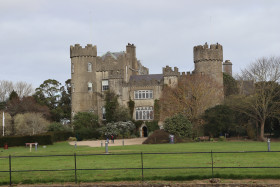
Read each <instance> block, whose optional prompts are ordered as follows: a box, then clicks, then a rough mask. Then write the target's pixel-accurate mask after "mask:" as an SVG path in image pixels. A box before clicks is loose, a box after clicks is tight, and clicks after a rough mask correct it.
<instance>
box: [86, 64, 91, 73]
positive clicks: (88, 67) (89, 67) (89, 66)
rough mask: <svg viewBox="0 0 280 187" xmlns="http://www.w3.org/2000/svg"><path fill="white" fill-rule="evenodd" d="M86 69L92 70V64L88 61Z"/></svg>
mask: <svg viewBox="0 0 280 187" xmlns="http://www.w3.org/2000/svg"><path fill="white" fill-rule="evenodd" d="M87 71H88V72H92V64H91V63H90V62H89V63H88V66H87Z"/></svg>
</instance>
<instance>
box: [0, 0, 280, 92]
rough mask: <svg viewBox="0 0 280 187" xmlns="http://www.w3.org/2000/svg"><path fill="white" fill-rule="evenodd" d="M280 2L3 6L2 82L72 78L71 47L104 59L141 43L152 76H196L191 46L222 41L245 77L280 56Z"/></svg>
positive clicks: (50, 1) (7, 1)
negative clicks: (173, 72) (174, 72)
mask: <svg viewBox="0 0 280 187" xmlns="http://www.w3.org/2000/svg"><path fill="white" fill-rule="evenodd" d="M279 8H280V1H279V0H226V1H225V0H193V1H191V0H0V80H9V81H13V82H18V81H24V82H27V83H30V84H32V85H33V87H34V88H37V87H39V85H40V84H42V83H43V82H44V80H47V79H55V80H58V81H59V82H61V83H62V84H64V82H65V81H66V80H67V79H69V78H71V72H70V62H71V59H70V45H74V44H80V45H82V46H85V45H87V44H93V45H96V46H97V54H98V56H102V55H103V54H104V53H106V52H107V51H111V52H119V51H125V47H126V45H127V43H133V44H134V45H136V55H137V58H138V59H139V60H140V61H141V62H142V64H143V65H144V66H146V67H148V68H149V70H150V73H151V74H158V73H162V67H165V66H166V65H169V66H171V67H175V66H176V67H178V68H179V71H180V72H186V71H192V70H193V69H194V63H193V47H194V46H196V45H203V44H204V43H205V42H207V43H208V44H214V43H217V42H218V43H220V44H221V45H223V51H224V61H225V60H230V61H231V62H232V63H233V73H239V72H240V71H241V70H242V69H244V68H246V67H247V66H248V65H249V64H250V63H252V62H254V61H255V60H256V59H258V58H261V57H265V56H280V54H279V53H280V11H279Z"/></svg>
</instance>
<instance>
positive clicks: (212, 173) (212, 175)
mask: <svg viewBox="0 0 280 187" xmlns="http://www.w3.org/2000/svg"><path fill="white" fill-rule="evenodd" d="M211 160H212V179H213V177H214V176H213V152H212V150H211Z"/></svg>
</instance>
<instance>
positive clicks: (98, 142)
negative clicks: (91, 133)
mask: <svg viewBox="0 0 280 187" xmlns="http://www.w3.org/2000/svg"><path fill="white" fill-rule="evenodd" d="M146 139H147V138H133V139H124V145H138V144H142V143H143V142H144V141H145V140H146ZM101 142H102V143H103V146H105V140H95V141H78V142H77V145H78V146H79V145H85V146H90V147H100V146H101ZM122 142H123V139H117V140H115V141H114V143H112V142H111V140H110V142H109V146H121V145H122ZM69 144H70V145H75V142H74V141H73V142H69Z"/></svg>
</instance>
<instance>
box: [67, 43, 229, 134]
mask: <svg viewBox="0 0 280 187" xmlns="http://www.w3.org/2000/svg"><path fill="white" fill-rule="evenodd" d="M193 54H194V64H195V69H194V71H193V72H192V73H191V72H186V73H185V72H182V73H180V72H179V70H178V68H176V67H174V69H172V68H171V67H169V66H166V67H164V68H163V70H162V74H149V69H148V68H146V67H144V66H143V65H142V64H141V63H140V61H139V60H137V58H136V47H135V46H134V45H133V44H129V43H128V45H127V46H126V51H123V52H107V53H106V54H104V55H103V56H97V48H96V46H92V45H91V44H88V45H87V46H85V47H84V48H83V47H81V46H80V45H79V44H75V45H74V46H70V58H71V81H72V116H74V115H75V113H77V112H93V113H96V114H98V116H99V118H100V119H105V118H104V114H105V112H106V111H105V108H104V106H105V101H104V97H103V96H104V92H105V91H107V90H110V91H114V92H115V93H116V94H117V95H118V96H119V97H118V100H119V103H120V104H121V105H123V106H127V102H128V101H129V100H130V99H131V100H133V101H134V102H135V108H134V113H133V119H135V120H144V121H149V120H153V118H154V116H153V113H154V112H153V111H154V101H155V100H156V99H159V98H160V96H161V92H162V89H163V86H164V85H168V86H171V87H172V86H175V85H176V84H177V82H178V79H179V78H180V76H183V75H187V76H188V75H191V74H203V75H208V76H210V77H211V78H212V79H213V80H215V81H216V83H217V84H218V85H219V86H220V87H219V88H220V90H219V92H220V93H223V71H224V72H225V73H228V74H230V75H231V73H232V63H231V62H230V61H229V60H226V61H225V62H224V63H223V47H222V45H220V44H218V43H217V44H212V45H210V46H208V44H207V43H205V45H198V46H195V47H194V49H193ZM217 97H220V100H222V99H223V94H222V95H221V94H220V95H217ZM141 131H143V134H141V135H143V136H144V135H146V134H147V128H146V127H145V126H142V127H141Z"/></svg>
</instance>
